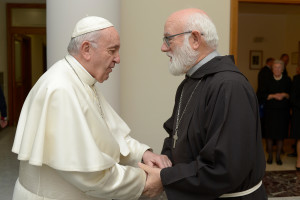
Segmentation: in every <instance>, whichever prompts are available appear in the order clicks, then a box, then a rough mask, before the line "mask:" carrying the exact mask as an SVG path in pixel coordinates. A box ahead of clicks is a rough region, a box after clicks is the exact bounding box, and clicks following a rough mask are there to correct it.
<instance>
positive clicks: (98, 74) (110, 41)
mask: <svg viewBox="0 0 300 200" xmlns="http://www.w3.org/2000/svg"><path fill="white" fill-rule="evenodd" d="M95 43H96V44H97V48H94V47H92V48H91V49H90V56H91V57H90V65H89V68H88V69H87V70H88V72H89V73H90V74H91V75H92V76H93V77H94V78H95V79H96V80H97V81H98V82H100V83H102V82H103V81H105V80H107V79H108V78H109V74H110V73H111V72H112V69H113V68H114V67H115V64H119V63H120V54H119V50H120V38H119V34H118V32H117V31H116V29H115V28H114V27H110V28H106V29H104V30H101V32H100V38H99V39H98V40H97V41H95Z"/></svg>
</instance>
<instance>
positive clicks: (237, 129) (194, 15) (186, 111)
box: [140, 9, 267, 200]
mask: <svg viewBox="0 0 300 200" xmlns="http://www.w3.org/2000/svg"><path fill="white" fill-rule="evenodd" d="M163 39H164V42H163V44H162V47H161V50H162V51H163V52H166V54H167V56H168V57H169V58H170V65H169V67H170V71H171V73H172V74H174V75H182V74H184V75H186V78H185V79H184V80H183V82H182V83H181V84H180V85H179V87H178V89H177V93H176V97H175V106H174V110H173V113H172V115H171V117H170V118H169V119H168V120H167V121H166V122H165V123H164V128H165V130H166V131H167V133H168V135H169V136H168V137H167V138H166V139H165V141H164V145H163V149H162V154H165V155H167V156H168V157H169V158H170V160H171V161H172V164H173V166H172V167H167V168H164V169H158V168H151V167H149V166H145V165H143V164H141V165H140V166H141V167H142V168H143V169H144V170H146V171H147V173H148V176H151V177H155V179H156V180H153V179H152V182H150V181H147V183H146V187H145V190H144V193H145V194H147V195H155V193H158V192H160V191H161V190H162V189H164V190H165V191H166V194H167V196H168V199H172V200H182V199H184V200H212V199H219V198H226V199H243V200H244V199H251V200H254V199H255V200H262V199H267V195H266V192H265V189H264V187H263V185H262V178H263V176H264V171H265V157H264V151H263V147H262V140H261V128H260V119H259V112H258V103H257V99H256V95H255V93H254V91H253V88H252V87H251V85H250V84H249V82H248V81H247V79H246V77H245V76H244V75H243V74H242V73H241V72H240V71H239V70H238V68H237V67H236V66H235V64H234V60H233V57H232V56H220V55H219V54H218V52H217V51H216V49H217V45H218V35H217V31H216V28H215V26H214V24H213V23H212V21H211V20H210V18H209V17H208V16H207V14H206V13H204V11H202V10H199V9H185V10H180V11H177V12H175V13H173V14H172V15H171V16H170V17H169V18H168V19H167V21H166V23H165V27H164V38H163Z"/></svg>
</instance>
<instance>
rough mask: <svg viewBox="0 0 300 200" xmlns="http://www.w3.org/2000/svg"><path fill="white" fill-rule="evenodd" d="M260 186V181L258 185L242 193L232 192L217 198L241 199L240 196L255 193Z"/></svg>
mask: <svg viewBox="0 0 300 200" xmlns="http://www.w3.org/2000/svg"><path fill="white" fill-rule="evenodd" d="M261 184H262V181H260V182H259V183H258V184H256V185H255V186H253V187H252V188H250V189H248V190H245V191H242V192H234V193H228V194H223V195H221V196H220V197H219V198H229V197H241V196H246V195H248V194H251V193H252V192H254V191H256V190H257V189H258V188H259V187H260V186H261Z"/></svg>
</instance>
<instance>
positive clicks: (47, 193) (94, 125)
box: [12, 16, 171, 200]
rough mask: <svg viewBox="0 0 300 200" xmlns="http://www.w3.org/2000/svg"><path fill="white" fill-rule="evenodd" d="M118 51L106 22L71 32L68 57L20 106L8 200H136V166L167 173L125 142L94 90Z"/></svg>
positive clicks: (140, 177)
mask: <svg viewBox="0 0 300 200" xmlns="http://www.w3.org/2000/svg"><path fill="white" fill-rule="evenodd" d="M119 49H120V38H119V35H118V33H117V31H116V29H115V28H114V27H113V25H112V24H111V23H110V22H109V21H108V20H106V19H103V18H101V17H95V16H90V17H86V18H83V19H81V20H80V21H79V22H78V23H77V24H76V26H75V29H74V32H73V34H72V38H71V41H70V43H69V46H68V51H69V55H67V56H65V58H63V59H62V60H60V61H58V62H57V63H55V64H54V65H53V66H52V67H51V68H50V69H49V70H48V71H47V72H46V73H45V74H44V75H43V76H42V77H41V78H40V79H39V80H38V82H37V83H36V84H35V85H34V87H33V88H32V90H31V91H30V93H29V95H28V97H27V99H26V101H25V103H24V105H23V109H22V112H21V115H20V119H19V123H18V126H17V131H16V136H15V141H14V144H13V149H12V151H13V152H15V153H17V154H18V159H19V160H20V171H19V178H18V180H17V182H16V185H15V190H14V195H13V199H14V200H33V199H34V200H42V199H43V200H50V199H51V200H55V199H61V200H65V199H66V200H67V199H68V200H83V199H85V200H86V199H93V200H94V199H137V198H139V196H140V195H141V193H142V191H143V189H144V186H145V182H146V173H145V172H144V171H143V170H142V169H140V168H138V167H137V163H138V162H141V161H143V162H144V163H145V164H147V165H151V166H156V167H159V168H164V167H168V166H171V162H170V160H169V159H168V158H167V156H165V155H156V154H154V153H152V152H151V151H149V147H148V146H147V145H145V144H141V143H139V142H138V141H136V140H134V139H133V138H131V137H130V136H129V132H130V129H129V128H128V126H127V125H126V124H125V122H124V121H123V120H122V119H121V118H120V117H119V116H118V115H117V113H116V112H115V111H114V110H113V109H112V108H111V106H110V105H109V104H108V102H106V100H105V99H104V97H103V96H102V95H101V92H100V90H99V88H97V87H98V85H96V82H97V81H98V82H100V83H102V82H103V81H105V80H107V79H108V77H109V74H110V73H111V72H112V70H113V68H114V67H115V64H118V63H120V55H119ZM148 180H149V181H150V180H151V178H149V179H148Z"/></svg>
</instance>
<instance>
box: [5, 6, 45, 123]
mask: <svg viewBox="0 0 300 200" xmlns="http://www.w3.org/2000/svg"><path fill="white" fill-rule="evenodd" d="M13 8H43V9H46V4H17V3H8V4H6V34H7V80H8V116H9V121H8V124H9V125H10V126H11V125H16V122H17V121H18V117H19V116H14V112H13V105H14V101H15V100H16V99H14V97H13V94H14V92H13V88H14V85H13V84H14V74H15V72H14V69H13V67H12V66H13V62H14V61H13V59H14V57H13V52H12V50H13V48H12V45H13V44H12V41H13V35H14V34H23V35H26V34H37V35H38V34H43V35H46V27H13V26H12V9H13Z"/></svg>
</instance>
